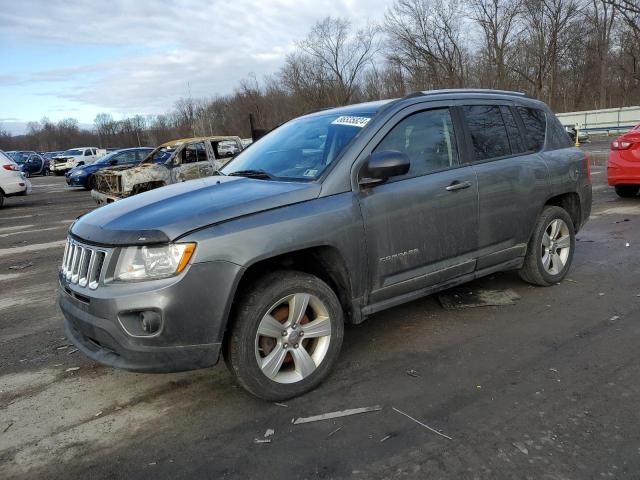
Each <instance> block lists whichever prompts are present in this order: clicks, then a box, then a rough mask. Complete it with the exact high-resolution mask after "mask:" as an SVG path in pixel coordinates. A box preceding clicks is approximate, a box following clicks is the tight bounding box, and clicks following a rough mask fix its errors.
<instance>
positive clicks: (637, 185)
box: [607, 124, 640, 198]
mask: <svg viewBox="0 0 640 480" xmlns="http://www.w3.org/2000/svg"><path fill="white" fill-rule="evenodd" d="M607 174H608V177H609V185H612V186H614V187H615V188H616V193H617V194H618V195H619V196H621V197H625V198H626V197H635V196H636V195H637V194H638V191H640V124H638V125H636V126H635V127H633V128H632V129H631V130H630V131H628V132H627V133H625V134H623V135H620V136H619V137H618V138H617V139H616V140H614V141H613V143H611V152H610V153H609V164H608V166H607Z"/></svg>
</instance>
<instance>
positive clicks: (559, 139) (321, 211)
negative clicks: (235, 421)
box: [59, 90, 591, 400]
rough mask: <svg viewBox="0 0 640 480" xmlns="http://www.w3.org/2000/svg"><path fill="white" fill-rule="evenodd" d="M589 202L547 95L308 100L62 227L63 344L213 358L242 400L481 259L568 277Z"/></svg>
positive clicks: (331, 356)
mask: <svg viewBox="0 0 640 480" xmlns="http://www.w3.org/2000/svg"><path fill="white" fill-rule="evenodd" d="M590 210H591V179H590V171H589V163H588V159H586V158H585V155H584V153H582V152H581V151H580V150H578V149H576V148H573V147H572V145H571V141H570V139H569V137H568V136H567V134H566V132H565V131H564V129H563V128H562V125H561V124H560V123H559V121H558V120H557V119H556V117H555V116H554V115H553V113H551V111H550V110H549V108H548V107H547V106H546V105H544V104H543V103H541V102H539V101H536V100H533V99H531V98H528V97H526V96H524V95H522V94H517V93H512V92H503V91H490V90H438V91H429V92H422V93H416V94H412V95H409V96H408V97H405V98H402V99H399V100H391V101H380V102H373V103H365V104H360V105H352V106H348V107H342V108H335V109H332V110H323V111H320V112H316V113H312V114H309V115H305V116H303V117H300V118H296V119H294V120H291V121H290V122H288V123H286V124H284V125H282V126H281V127H279V128H277V129H276V130H274V131H273V132H271V133H270V134H268V135H267V136H265V137H264V138H262V139H261V140H260V141H258V142H257V143H255V144H254V145H252V146H251V147H250V148H248V149H247V150H245V151H243V152H242V153H241V154H240V155H238V156H237V157H236V158H235V159H234V160H233V161H232V162H230V163H229V164H228V165H227V166H225V167H224V168H223V169H222V171H221V172H220V174H219V175H216V176H213V177H208V178H201V179H197V180H192V181H188V182H184V183H180V184H175V185H170V186H167V187H164V188H161V189H157V190H153V191H150V192H146V193H143V194H141V195H136V196H134V197H131V198H127V199H124V200H122V201H120V202H117V203H114V204H112V205H107V206H105V207H103V208H99V209H97V210H95V211H93V212H91V213H89V214H87V215H85V216H83V217H82V218H80V219H79V220H78V221H76V222H75V223H74V224H73V225H72V227H71V229H70V231H69V239H68V245H67V248H66V250H65V253H64V259H63V263H62V268H61V271H60V285H61V288H60V299H59V302H60V307H61V308H62V311H63V312H64V316H65V329H66V334H67V335H68V337H69V339H70V340H71V341H72V342H73V343H74V344H75V345H76V346H77V347H78V348H79V349H80V350H81V351H82V352H84V353H85V354H86V355H88V356H89V357H91V358H92V359H94V360H96V361H98V362H101V363H104V364H106V365H111V366H113V367H118V368H125V369H128V370H133V371H139V372H170V371H178V370H187V369H194V368H200V367H208V366H211V365H215V364H216V363H217V361H218V359H219V357H220V354H221V353H223V354H224V358H225V360H226V362H227V364H228V366H229V368H230V370H231V372H233V374H234V375H235V376H236V378H237V380H238V382H239V383H240V384H241V385H242V386H243V387H245V388H246V389H247V390H249V391H250V392H252V393H253V394H255V395H257V396H259V397H262V398H264V399H269V400H281V399H285V398H288V397H293V396H295V395H299V394H302V393H304V392H306V391H308V390H310V389H312V388H314V387H315V386H317V385H318V384H319V383H320V382H321V381H322V380H323V379H324V378H325V377H326V376H327V375H328V374H329V372H330V370H331V368H332V366H333V364H334V363H335V362H336V359H337V358H338V355H339V353H340V347H341V345H342V338H343V325H344V322H351V323H356V324H357V323H360V322H362V321H363V320H364V319H365V318H366V317H367V316H368V315H370V314H372V313H374V312H378V311H380V310H382V309H385V308H389V307H393V306H395V305H399V304H401V303H404V302H408V301H410V300H414V299H416V298H419V297H422V296H424V295H428V294H430V293H433V292H435V291H438V290H442V289H444V288H448V287H451V286H453V285H457V284H460V283H463V282H466V281H469V280H472V279H474V278H478V277H480V276H483V275H487V274H491V273H493V272H497V271H502V270H510V269H517V270H519V272H520V275H521V277H522V278H523V279H524V280H525V281H527V282H530V283H533V284H536V285H551V284H553V283H556V282H558V281H560V280H562V279H563V278H564V276H565V275H566V274H567V270H568V269H569V266H570V264H571V259H572V257H573V252H574V248H575V233H576V231H577V230H578V229H579V228H580V227H582V225H584V223H585V221H586V220H587V219H588V217H589V213H590Z"/></svg>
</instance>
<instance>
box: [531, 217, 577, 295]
mask: <svg viewBox="0 0 640 480" xmlns="http://www.w3.org/2000/svg"><path fill="white" fill-rule="evenodd" d="M554 225H555V227H554ZM556 227H557V230H555V231H554V228H556ZM567 237H568V238H567ZM543 241H544V244H543ZM549 243H550V245H549ZM575 245H576V234H575V227H574V225H573V221H572V220H571V217H570V216H569V214H568V213H567V211H566V210H564V209H563V208H560V207H556V206H551V205H550V206H547V207H545V208H544V210H542V213H541V214H540V216H539V217H538V221H537V222H536V225H535V228H534V231H533V234H532V235H531V239H530V240H529V245H528V246H527V254H526V256H525V257H524V265H523V266H522V268H521V269H520V271H519V274H520V278H522V279H523V280H524V281H525V282H528V283H532V284H534V285H541V286H545V287H546V286H549V285H553V284H554V283H558V282H560V281H561V280H562V279H563V278H564V277H565V276H566V274H567V272H568V271H569V267H570V266H571V261H572V260H573V251H574V250H575ZM549 251H554V252H555V256H554V255H553V254H549V253H548V252H549Z"/></svg>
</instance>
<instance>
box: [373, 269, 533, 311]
mask: <svg viewBox="0 0 640 480" xmlns="http://www.w3.org/2000/svg"><path fill="white" fill-rule="evenodd" d="M523 263H524V257H518V258H514V259H512V260H509V261H507V262H503V263H499V264H497V265H492V266H491V267H487V268H483V269H482V270H476V271H475V272H471V273H467V274H465V275H461V276H459V277H456V278H453V279H451V280H448V281H446V282H442V283H437V284H435V285H430V286H428V287H425V288H420V289H418V290H414V291H413V292H409V293H405V294H403V295H399V296H397V297H393V298H389V299H387V300H383V301H381V302H376V303H372V304H370V305H366V306H364V307H362V316H363V317H366V316H367V315H371V314H372V313H376V312H380V311H382V310H386V309H387V308H391V307H395V306H397V305H402V304H403V303H407V302H411V301H413V300H417V299H418V298H422V297H426V296H427V295H431V294H433V293H436V292H440V291H442V290H446V289H448V288H451V287H455V286H458V285H461V284H463V283H467V282H470V281H471V280H475V279H476V278H480V277H484V276H487V275H491V274H492V273H495V272H502V271H506V270H517V269H519V268H521V267H522V265H523Z"/></svg>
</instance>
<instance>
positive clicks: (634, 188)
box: [615, 185, 640, 198]
mask: <svg viewBox="0 0 640 480" xmlns="http://www.w3.org/2000/svg"><path fill="white" fill-rule="evenodd" d="M615 189H616V193H617V194H618V196H619V197H621V198H631V197H635V196H636V195H638V192H639V191H640V185H616V186H615Z"/></svg>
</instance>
